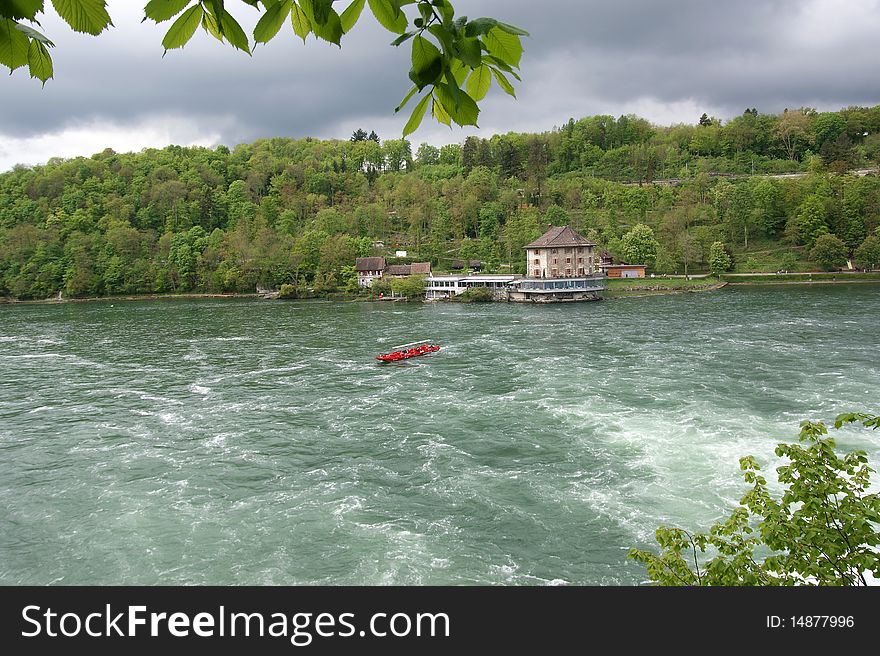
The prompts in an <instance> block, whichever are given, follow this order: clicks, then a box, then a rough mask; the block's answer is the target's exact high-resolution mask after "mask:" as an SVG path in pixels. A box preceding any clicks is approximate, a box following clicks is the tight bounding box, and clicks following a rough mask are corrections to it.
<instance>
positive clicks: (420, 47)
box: [412, 35, 441, 73]
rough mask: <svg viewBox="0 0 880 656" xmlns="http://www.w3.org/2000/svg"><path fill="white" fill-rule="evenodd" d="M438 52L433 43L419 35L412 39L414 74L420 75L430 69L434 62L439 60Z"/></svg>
mask: <svg viewBox="0 0 880 656" xmlns="http://www.w3.org/2000/svg"><path fill="white" fill-rule="evenodd" d="M440 56H441V55H440V51H439V50H438V49H437V46H435V45H434V44H433V43H431V42H430V41H428V40H427V39H426V38H425V37H423V36H421V35H419V36H417V37H416V38H414V39H413V44H412V65H413V68H414V69H416V72H419V73H421V72H422V71H425V70H427V69H429V68H430V67H432V66H433V65H434V61H435V60H437V59H440Z"/></svg>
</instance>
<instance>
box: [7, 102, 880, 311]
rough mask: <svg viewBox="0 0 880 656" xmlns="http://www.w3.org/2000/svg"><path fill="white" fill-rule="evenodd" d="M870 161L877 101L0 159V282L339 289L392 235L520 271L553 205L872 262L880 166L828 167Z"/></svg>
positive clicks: (778, 252) (636, 229)
mask: <svg viewBox="0 0 880 656" xmlns="http://www.w3.org/2000/svg"><path fill="white" fill-rule="evenodd" d="M878 163H880V106H877V107H873V108H860V107H852V108H848V109H844V110H841V111H839V112H822V113H818V112H815V111H813V110H810V109H798V110H788V111H786V112H783V113H781V114H779V115H773V114H760V113H759V112H758V111H756V110H754V109H749V110H746V111H745V112H744V113H743V114H742V115H741V116H738V117H737V118H735V119H733V120H731V121H728V122H726V123H722V122H721V121H718V120H716V119H714V118H711V117H708V116H706V115H703V117H701V118H700V120H699V122H698V123H696V124H694V125H684V124H681V125H674V126H671V127H658V126H655V125H652V124H651V123H649V122H648V121H646V120H644V119H641V118H638V117H635V116H621V117H619V118H617V119H615V118H613V117H611V116H592V117H588V118H583V119H581V120H577V121H576V120H570V121H569V122H568V123H566V124H565V125H563V126H561V127H557V128H554V129H553V130H551V131H548V132H545V133H542V134H514V133H508V134H505V135H496V136H493V137H492V138H491V139H479V138H476V137H468V138H467V139H465V140H464V143H463V144H450V145H446V146H443V147H440V148H437V147H434V146H431V145H429V144H421V145H420V146H418V147H417V148H414V147H413V146H412V145H411V144H410V142H408V141H406V140H403V139H387V140H384V141H382V140H381V139H380V138H379V137H378V135H376V134H375V133H370V134H367V132H366V131H364V130H358V131H357V132H355V133H354V134H353V135H352V136H351V138H350V139H348V140H345V141H342V140H340V141H336V140H334V141H322V140H317V139H311V138H305V139H287V138H275V139H266V140H259V141H257V142H255V143H252V144H244V145H239V146H236V147H235V148H234V149H232V150H230V149H229V148H227V147H225V146H218V147H217V148H214V149H207V148H183V147H179V146H169V147H167V148H163V149H161V150H152V149H151V150H145V151H142V152H140V153H135V154H118V153H115V152H113V151H112V150H105V151H104V152H102V153H99V154H96V155H94V156H92V157H90V158H82V157H81V158H76V159H71V160H60V159H59V160H52V161H50V162H49V163H47V164H46V165H44V166H34V167H25V166H18V167H16V168H14V169H13V170H12V171H10V172H8V173H4V174H2V175H0V295H2V296H6V297H12V298H17V299H41V298H48V297H52V296H55V295H57V294H58V292H63V294H64V295H65V296H97V295H113V294H140V293H167V292H177V293H180V292H212V293H213V292H253V291H254V290H255V288H256V287H257V286H263V287H274V288H277V287H280V285H282V284H285V283H287V284H291V285H294V286H296V288H298V289H305V288H309V289H312V290H314V291H315V292H317V293H329V292H334V291H337V290H340V291H343V290H347V291H352V290H354V289H355V288H356V282H355V275H354V269H353V264H354V259H355V258H356V257H359V256H366V255H372V254H381V255H385V254H387V253H388V252H392V253H393V251H394V249H396V248H398V247H403V248H406V249H407V250H408V252H409V256H410V259H417V260H431V261H432V262H433V264H434V266H435V267H436V268H438V269H447V268H449V267H450V266H452V264H453V263H454V262H456V261H458V260H467V259H481V260H483V261H484V262H485V263H486V267H487V269H489V270H494V271H505V272H506V271H511V270H512V271H515V272H522V271H523V267H524V259H523V257H522V251H521V249H522V246H523V245H524V244H526V243H528V242H529V241H531V240H533V239H535V238H536V237H538V236H539V235H540V234H541V233H542V232H543V231H544V229H545V228H546V226H547V224H556V225H559V224H564V223H568V224H570V225H572V226H573V227H574V228H575V229H576V230H579V231H580V232H582V233H583V234H585V235H586V236H588V237H589V238H591V239H593V240H594V241H596V242H598V243H599V244H600V246H601V247H602V248H607V249H608V250H610V251H611V252H612V253H613V254H614V255H616V256H618V257H619V258H623V259H628V260H630V261H632V260H633V259H639V260H643V261H645V262H646V263H647V264H649V265H650V266H651V267H652V268H653V270H654V271H656V272H658V273H664V272H681V271H683V270H684V268H685V267H688V268H689V270H690V271H692V272H693V271H696V270H705V269H708V268H709V264H710V259H711V258H712V256H711V255H710V253H711V251H712V248H713V244H717V242H723V244H724V249H725V250H726V251H727V254H728V255H729V256H730V262H731V265H732V266H733V268H734V269H735V270H739V271H762V270H763V271H775V270H779V269H787V270H809V269H812V268H829V269H830V268H834V267H838V266H843V265H845V264H846V260H847V259H848V258H851V259H852V260H853V261H854V263H855V264H856V265H857V266H860V267H865V268H871V267H876V266H880V177H878V176H877V175H876V174H869V175H861V176H859V175H852V174H846V173H845V172H846V171H847V170H852V169H859V168H872V167H876V166H877V165H878ZM790 173H797V174H802V175H797V176H789V177H771V176H773V175H780V174H790ZM718 248H719V247H718V246H717V245H716V246H715V255H716V257H715V260H716V261H717V260H718V257H717V256H718Z"/></svg>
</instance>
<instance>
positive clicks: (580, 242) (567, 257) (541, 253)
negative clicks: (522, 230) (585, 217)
mask: <svg viewBox="0 0 880 656" xmlns="http://www.w3.org/2000/svg"><path fill="white" fill-rule="evenodd" d="M524 248H525V251H526V277H528V278H574V277H583V276H591V275H593V274H594V273H595V272H596V270H597V267H598V262H597V261H596V258H595V254H594V250H595V248H596V244H594V243H593V242H591V241H590V240H589V239H587V238H586V237H584V236H583V235H580V234H578V233H577V232H575V231H574V230H572V229H571V228H570V227H568V226H559V227H551V228H550V229H549V230H548V231H547V232H545V233H544V234H543V235H541V236H540V237H539V238H538V239H536V240H535V241H533V242H532V243H531V244H528V245H526V246H525V247H524Z"/></svg>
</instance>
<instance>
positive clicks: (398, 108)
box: [394, 87, 419, 114]
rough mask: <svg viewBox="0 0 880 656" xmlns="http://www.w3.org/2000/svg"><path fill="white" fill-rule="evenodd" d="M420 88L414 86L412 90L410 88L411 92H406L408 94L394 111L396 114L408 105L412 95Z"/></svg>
mask: <svg viewBox="0 0 880 656" xmlns="http://www.w3.org/2000/svg"><path fill="white" fill-rule="evenodd" d="M418 90H419V88H418V87H413V88H412V89H410V90H409V93H408V94H406V96H405V97H404V99H403V100H401V101H400V104H399V105H398V106H397V107H395V108H394V113H395V114H396V113H397V112H399V111H400V110H401V109H403V108H404V107H405V106H406V103H408V102H409V99H410V98H412V97H413V96H414V95H415V94H416V92H417V91H418Z"/></svg>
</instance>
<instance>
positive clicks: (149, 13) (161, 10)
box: [144, 0, 191, 23]
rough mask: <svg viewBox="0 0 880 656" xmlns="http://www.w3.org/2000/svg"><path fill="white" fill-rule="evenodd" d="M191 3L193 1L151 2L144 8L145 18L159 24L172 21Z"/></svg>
mask: <svg viewBox="0 0 880 656" xmlns="http://www.w3.org/2000/svg"><path fill="white" fill-rule="evenodd" d="M190 2H191V0H150V1H149V2H148V3H147V6H146V7H144V17H145V18H149V19H151V20H153V21H155V22H157V23H161V22H163V21H167V20H171V19H172V18H174V17H175V16H177V14H179V13H180V12H182V11H183V10H184V8H186V6H187V5H188V4H189V3H190Z"/></svg>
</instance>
